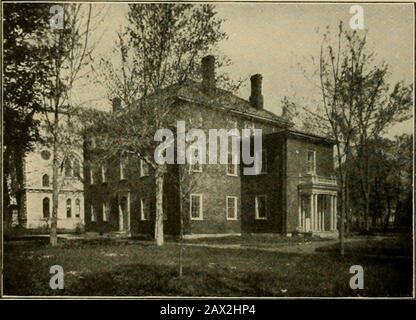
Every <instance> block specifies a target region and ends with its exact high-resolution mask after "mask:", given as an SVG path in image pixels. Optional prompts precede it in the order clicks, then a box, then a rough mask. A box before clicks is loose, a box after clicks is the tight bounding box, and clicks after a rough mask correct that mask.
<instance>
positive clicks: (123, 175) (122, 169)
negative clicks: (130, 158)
mask: <svg viewBox="0 0 416 320" xmlns="http://www.w3.org/2000/svg"><path fill="white" fill-rule="evenodd" d="M126 163H127V159H126V158H124V157H121V158H120V180H124V179H126Z"/></svg>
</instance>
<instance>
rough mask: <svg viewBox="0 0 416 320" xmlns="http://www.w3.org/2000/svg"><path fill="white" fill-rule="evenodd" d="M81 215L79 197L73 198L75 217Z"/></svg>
mask: <svg viewBox="0 0 416 320" xmlns="http://www.w3.org/2000/svg"><path fill="white" fill-rule="evenodd" d="M79 217H81V201H80V200H79V199H76V200H75V218H79Z"/></svg>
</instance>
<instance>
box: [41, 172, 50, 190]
mask: <svg viewBox="0 0 416 320" xmlns="http://www.w3.org/2000/svg"><path fill="white" fill-rule="evenodd" d="M42 187H49V176H48V175H47V174H44V175H43V176H42Z"/></svg>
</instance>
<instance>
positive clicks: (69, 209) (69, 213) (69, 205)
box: [66, 199, 72, 218]
mask: <svg viewBox="0 0 416 320" xmlns="http://www.w3.org/2000/svg"><path fill="white" fill-rule="evenodd" d="M66 217H67V218H71V217H72V200H71V199H67V200H66Z"/></svg>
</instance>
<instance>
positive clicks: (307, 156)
mask: <svg viewBox="0 0 416 320" xmlns="http://www.w3.org/2000/svg"><path fill="white" fill-rule="evenodd" d="M309 153H312V154H313V168H312V170H309ZM306 163H307V166H308V169H307V170H308V171H307V172H308V173H313V174H315V173H316V151H315V150H306Z"/></svg>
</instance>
